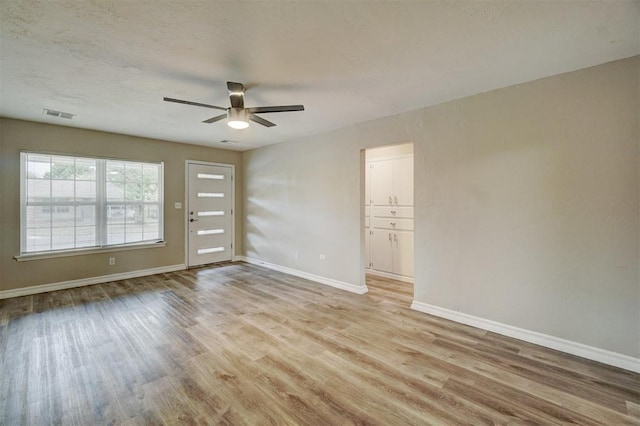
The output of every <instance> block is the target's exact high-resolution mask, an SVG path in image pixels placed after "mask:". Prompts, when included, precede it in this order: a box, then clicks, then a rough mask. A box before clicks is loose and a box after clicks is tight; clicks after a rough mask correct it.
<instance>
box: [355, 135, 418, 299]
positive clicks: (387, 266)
mask: <svg viewBox="0 0 640 426" xmlns="http://www.w3.org/2000/svg"><path fill="white" fill-rule="evenodd" d="M364 168H365V170H364V180H365V185H364V223H363V228H364V247H365V250H364V251H365V255H364V258H365V262H364V263H365V265H364V274H365V280H366V283H367V287H368V288H369V289H370V290H372V289H380V290H381V291H382V292H383V293H385V294H388V295H389V296H392V295H393V294H396V295H397V296H400V298H403V295H406V294H410V296H411V297H413V277H414V236H413V232H414V228H413V222H414V213H413V212H414V201H413V192H414V178H413V143H403V144H397V145H389V146H383V147H379V148H372V149H366V150H365V152H364Z"/></svg>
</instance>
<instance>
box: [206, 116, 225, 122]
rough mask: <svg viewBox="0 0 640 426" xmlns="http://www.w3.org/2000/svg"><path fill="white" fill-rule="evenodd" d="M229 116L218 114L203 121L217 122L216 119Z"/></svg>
mask: <svg viewBox="0 0 640 426" xmlns="http://www.w3.org/2000/svg"><path fill="white" fill-rule="evenodd" d="M225 118H227V114H220V115H216V116H215V117H211V118H210V119H208V120H204V121H203V123H215V122H216V121H220V120H223V119H225Z"/></svg>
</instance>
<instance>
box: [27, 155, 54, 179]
mask: <svg viewBox="0 0 640 426" xmlns="http://www.w3.org/2000/svg"><path fill="white" fill-rule="evenodd" d="M50 171H51V158H50V157H49V156H48V155H37V154H28V155H27V173H26V176H27V178H29V179H44V178H45V177H44V176H45V175H48V174H49V172H50Z"/></svg>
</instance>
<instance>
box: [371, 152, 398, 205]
mask: <svg viewBox="0 0 640 426" xmlns="http://www.w3.org/2000/svg"><path fill="white" fill-rule="evenodd" d="M370 170H371V201H372V204H374V205H377V206H388V205H390V204H392V202H391V200H393V197H392V196H393V194H392V192H393V187H392V184H391V179H392V176H393V173H392V164H391V161H376V162H373V163H371V169H370Z"/></svg>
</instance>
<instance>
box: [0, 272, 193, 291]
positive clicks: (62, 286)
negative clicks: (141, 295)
mask: <svg viewBox="0 0 640 426" xmlns="http://www.w3.org/2000/svg"><path fill="white" fill-rule="evenodd" d="M184 269H187V266H186V265H185V264H184V263H183V264H179V265H169V266H160V267H158V268H149V269H140V270H137V271H129V272H121V273H117V274H110V275H101V276H98V277H90V278H81V279H78V280H70V281H61V282H57V283H50V284H41V285H35V286H30V287H22V288H13V289H10V290H2V291H0V299H10V298H12V297H20V296H30V295H33V294H39V293H48V292H50V291H57V290H66V289H69V288H76V287H85V286H89V285H95V284H103V283H108V282H112V281H119V280H128V279H131V278H139V277H146V276H149V275H155V274H166V273H167V272H175V271H182V270H184Z"/></svg>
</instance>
